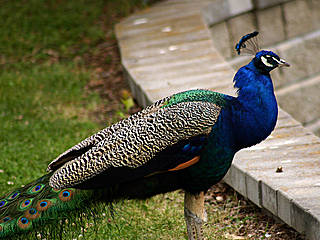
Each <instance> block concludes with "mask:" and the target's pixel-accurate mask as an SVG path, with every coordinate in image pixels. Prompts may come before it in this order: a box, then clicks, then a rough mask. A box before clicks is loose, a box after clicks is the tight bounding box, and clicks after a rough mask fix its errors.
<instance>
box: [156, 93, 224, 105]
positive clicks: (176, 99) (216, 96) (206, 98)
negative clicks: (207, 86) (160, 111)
mask: <svg viewBox="0 0 320 240" xmlns="http://www.w3.org/2000/svg"><path fill="white" fill-rule="evenodd" d="M224 96H225V95H223V94H221V93H218V92H212V91H210V90H203V89H196V90H190V91H185V92H181V93H177V94H174V95H173V96H172V97H170V98H169V100H167V102H166V103H165V104H164V105H163V106H162V107H170V106H172V105H175V104H178V103H182V102H198V101H199V102H210V103H214V104H216V105H218V106H220V107H223V106H224V105H225V103H226V101H225V98H224Z"/></svg>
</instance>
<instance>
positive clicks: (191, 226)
mask: <svg viewBox="0 0 320 240" xmlns="http://www.w3.org/2000/svg"><path fill="white" fill-rule="evenodd" d="M184 216H185V220H186V224H187V231H188V239H189V240H204V237H203V231H202V224H203V223H204V222H206V221H207V214H206V212H205V209H204V193H203V192H201V193H200V194H196V195H194V194H190V193H187V192H186V193H185V205H184Z"/></svg>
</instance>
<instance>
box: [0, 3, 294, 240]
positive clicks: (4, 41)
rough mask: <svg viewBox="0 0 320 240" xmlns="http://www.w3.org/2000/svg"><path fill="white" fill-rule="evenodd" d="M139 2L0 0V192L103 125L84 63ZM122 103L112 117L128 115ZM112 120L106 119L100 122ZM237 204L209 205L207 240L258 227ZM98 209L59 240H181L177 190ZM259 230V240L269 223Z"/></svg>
mask: <svg viewBox="0 0 320 240" xmlns="http://www.w3.org/2000/svg"><path fill="white" fill-rule="evenodd" d="M144 2H145V1H144V0H134V1H132V0H130V1H129V0H127V1H126V0H109V1H108V0H105V1H103V0H87V1H85V0H68V1H63V0H55V1H53V0H51V1H49V0H47V1H45V0H28V1H26V0H14V1H10V0H7V1H5V0H2V1H1V0H0V4H1V7H0V19H1V24H0V149H1V150H0V194H5V193H6V192H8V191H11V190H12V189H13V188H15V187H19V186H21V185H24V184H26V183H28V182H30V181H32V180H34V179H35V178H38V177H40V176H41V175H43V174H44V173H45V170H46V167H47V164H48V163H49V162H50V161H51V160H52V159H54V158H55V157H56V156H57V155H59V154H60V153H61V152H63V151H64V150H65V149H67V148H68V147H71V146H73V145H74V144H76V143H78V142H79V141H80V140H82V139H83V138H85V137H87V136H88V135H90V134H92V133H94V132H96V131H97V130H98V129H101V128H103V127H104V125H101V123H100V122H101V121H97V120H96V118H95V117H94V113H95V112H97V111H99V110H100V109H99V106H101V105H108V102H106V101H107V100H106V99H104V98H101V96H100V95H99V94H98V93H97V92H96V91H88V88H87V85H88V83H89V82H91V81H93V82H95V81H96V80H97V81H99V79H96V78H98V77H97V74H96V72H95V69H94V67H92V66H91V65H90V64H88V63H87V62H86V60H85V59H86V56H87V55H90V54H92V53H97V52H99V48H97V46H98V45H99V44H100V43H102V42H104V41H106V34H107V33H108V36H109V37H111V38H112V36H113V33H112V27H113V25H114V23H115V22H116V21H118V20H119V19H121V17H123V16H126V15H128V14H129V13H130V12H132V11H133V10H134V9H136V8H141V7H144ZM108 62H110V59H108V58H107V59H105V61H104V64H108ZM126 104H127V103H124V105H125V106H121V105H120V106H119V109H115V111H114V114H115V115H118V116H119V115H120V116H124V115H126V114H127V110H125V109H126V108H127V107H128V106H127V105H126ZM129 105H130V104H129ZM116 118H119V117H114V116H113V115H112V114H111V115H110V116H107V117H105V118H104V119H103V121H104V122H112V121H113V120H114V119H116ZM240 205H241V204H240V201H239V200H238V199H237V196H236V195H233V194H231V195H230V196H228V198H227V199H226V200H225V201H224V202H223V203H217V202H216V201H214V202H211V204H209V203H207V210H208V217H209V222H208V224H207V226H206V227H205V235H206V236H208V239H232V236H236V234H239V233H241V231H243V229H244V228H245V229H246V228H247V227H248V225H250V224H252V222H254V221H255V222H256V223H257V224H258V225H259V224H260V223H259V221H260V220H257V217H256V214H255V213H254V212H252V213H250V214H243V213H242V212H241V211H242V210H241V209H243V208H241V207H240ZM100 207H102V209H103V210H102V211H101V212H100V215H99V216H98V217H97V219H96V220H90V221H89V222H85V223H83V224H82V226H83V227H84V229H83V232H87V234H84V236H83V232H82V231H78V232H75V233H73V232H74V231H73V230H74V228H75V227H74V226H72V225H73V224H71V229H70V228H69V227H67V229H66V232H68V233H69V234H67V236H66V237H64V238H63V239H92V240H94V239H116V240H117V239H119V240H120V239H124V240H125V239H155V240H156V239H187V235H186V228H185V223H184V217H183V193H182V192H180V191H176V192H173V193H169V194H165V195H159V196H156V197H153V198H151V199H148V200H145V201H136V200H130V201H122V202H119V203H116V204H114V206H113V207H114V209H115V212H114V213H113V211H110V209H109V208H108V207H104V206H100ZM112 213H113V214H114V216H113V215H112ZM95 221H96V223H97V224H96V228H95V227H93V226H92V225H94V222H95ZM260 222H261V221H260ZM241 229H242V230H241ZM262 229H263V230H262V231H260V235H261V236H262V237H261V238H260V237H259V239H264V237H263V236H264V233H265V232H266V231H267V230H268V229H269V227H268V223H266V224H265V226H263V227H262ZM241 234H242V235H245V236H248V235H247V233H246V232H244V233H243V232H242V233H241ZM260 235H259V236H260ZM228 236H229V237H228ZM230 236H231V238H230ZM31 239H34V238H31ZM40 239H41V238H40ZM47 239H48V238H47ZM233 239H241V238H233ZM246 239H258V237H257V236H256V235H253V237H247V238H246ZM269 239H271V238H269ZM283 239H284V238H283ZM287 239H292V238H287Z"/></svg>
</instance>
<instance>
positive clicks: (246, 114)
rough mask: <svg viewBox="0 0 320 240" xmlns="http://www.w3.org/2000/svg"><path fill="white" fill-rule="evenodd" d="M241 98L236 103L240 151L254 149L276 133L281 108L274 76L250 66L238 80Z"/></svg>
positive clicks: (235, 123) (238, 146)
mask: <svg viewBox="0 0 320 240" xmlns="http://www.w3.org/2000/svg"><path fill="white" fill-rule="evenodd" d="M234 82H235V87H237V88H238V97H236V98H234V99H233V104H232V110H231V111H232V115H233V118H232V119H233V128H234V132H235V139H236V142H235V145H236V149H237V150H239V149H241V148H245V147H250V146H252V145H255V144H257V143H259V142H261V141H262V140H264V139H265V138H267V137H268V136H269V135H270V133H271V132H272V131H273V129H274V127H275V125H276V121H277V116H278V105H277V101H276V98H275V95H274V89H273V84H272V80H271V78H270V75H269V74H268V73H267V74H261V73H260V72H258V71H255V69H254V66H253V65H250V64H248V65H247V66H245V67H242V68H241V69H240V70H239V71H238V73H237V74H236V76H235V79H234Z"/></svg>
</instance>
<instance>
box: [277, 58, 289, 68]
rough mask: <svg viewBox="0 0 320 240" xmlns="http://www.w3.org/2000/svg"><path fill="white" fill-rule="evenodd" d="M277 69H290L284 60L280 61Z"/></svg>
mask: <svg viewBox="0 0 320 240" xmlns="http://www.w3.org/2000/svg"><path fill="white" fill-rule="evenodd" d="M278 67H290V64H289V63H287V62H286V61H285V60H283V59H280V61H279V64H278Z"/></svg>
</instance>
